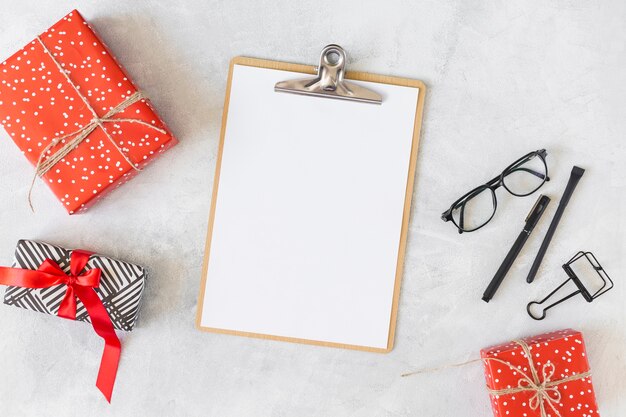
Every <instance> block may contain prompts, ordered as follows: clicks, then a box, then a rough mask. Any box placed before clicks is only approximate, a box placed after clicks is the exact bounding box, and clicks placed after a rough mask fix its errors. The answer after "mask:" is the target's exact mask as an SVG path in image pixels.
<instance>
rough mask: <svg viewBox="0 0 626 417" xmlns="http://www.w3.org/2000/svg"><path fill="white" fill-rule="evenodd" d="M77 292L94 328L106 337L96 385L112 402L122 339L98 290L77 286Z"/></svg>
mask: <svg viewBox="0 0 626 417" xmlns="http://www.w3.org/2000/svg"><path fill="white" fill-rule="evenodd" d="M75 293H76V295H77V296H78V298H79V299H80V300H81V301H82V302H83V304H84V305H85V308H86V309H87V313H89V317H90V319H91V324H92V325H93V329H94V330H95V331H96V333H97V334H98V336H100V337H101V338H103V339H104V351H103V352H102V360H101V361H100V369H99V370H98V379H97V380H96V386H97V387H98V389H99V390H100V392H102V394H103V395H104V397H105V398H106V399H107V401H108V402H109V403H110V402H111V396H112V394H113V386H114V385H115V377H116V376H117V367H118V365H119V361H120V355H121V352H122V345H121V343H120V339H118V337H117V335H116V334H115V329H114V328H113V323H111V318H110V317H109V314H108V313H107V311H106V309H105V308H104V305H103V304H102V301H101V300H100V298H98V295H97V294H96V292H95V291H94V290H93V289H92V288H88V287H78V286H77V287H76V288H75Z"/></svg>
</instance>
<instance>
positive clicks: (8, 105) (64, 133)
mask: <svg viewBox="0 0 626 417" xmlns="http://www.w3.org/2000/svg"><path fill="white" fill-rule="evenodd" d="M0 124H2V125H3V127H4V128H5V130H6V131H7V132H8V134H9V135H10V136H11V138H12V139H13V141H14V142H15V143H16V144H17V146H18V147H19V148H20V149H21V150H22V152H23V153H24V155H25V156H26V157H27V158H28V160H29V161H30V162H31V163H32V164H34V165H35V166H36V173H37V175H39V176H41V177H42V178H43V179H44V180H45V182H46V183H47V184H48V186H49V187H50V188H51V189H52V191H53V193H54V194H55V195H56V196H57V198H58V199H59V200H60V201H61V202H62V203H63V206H64V207H65V208H66V210H67V211H68V212H69V213H70V214H73V213H77V212H80V211H83V210H85V209H86V208H87V207H88V206H89V205H91V204H93V203H94V202H95V201H96V200H97V199H98V198H100V197H102V196H103V195H104V194H106V193H107V192H108V191H110V190H112V189H114V188H117V187H118V186H119V185H121V184H123V183H125V182H126V181H127V180H129V179H130V178H131V177H132V176H133V175H135V174H136V173H137V172H138V171H139V170H141V169H142V168H143V167H144V166H145V165H146V164H148V163H149V162H150V161H151V160H152V159H154V158H155V157H156V156H157V155H158V154H159V153H161V152H163V151H165V150H166V149H168V148H169V147H171V146H173V145H174V144H176V143H177V141H176V139H175V138H174V137H173V136H172V134H171V133H170V132H169V131H168V129H167V127H166V126H165V124H164V123H163V122H162V121H161V119H160V118H159V116H157V114H156V113H155V111H154V110H153V108H152V106H151V105H150V102H149V101H148V100H147V99H146V98H145V97H144V96H143V95H142V94H141V93H140V92H139V91H138V90H137V88H136V87H135V86H134V84H133V83H132V82H131V80H130V79H129V77H128V76H127V75H126V73H125V72H124V70H123V69H122V68H121V67H120V65H119V64H118V63H117V62H116V60H115V58H114V57H113V55H111V53H110V52H109V50H108V49H107V47H106V46H105V45H104V43H103V42H102V41H101V40H100V39H99V38H98V36H97V35H96V34H95V32H94V31H93V30H92V29H91V28H90V27H89V25H88V24H87V22H85V20H84V19H83V17H82V16H81V15H80V13H78V11H76V10H74V11H72V12H71V13H69V14H68V15H67V16H65V17H64V18H63V19H61V20H60V21H59V22H57V23H56V24H54V25H53V26H52V27H50V28H49V29H48V30H46V31H45V32H43V33H42V34H41V35H40V36H38V37H36V38H35V40H33V41H32V42H30V43H29V44H27V45H26V46H25V47H24V48H22V49H21V50H20V51H18V52H17V53H15V54H14V55H13V56H11V57H10V58H9V59H7V60H6V61H4V62H2V63H1V64H0Z"/></svg>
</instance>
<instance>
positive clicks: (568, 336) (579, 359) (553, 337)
mask: <svg viewBox="0 0 626 417" xmlns="http://www.w3.org/2000/svg"><path fill="white" fill-rule="evenodd" d="M522 340H523V341H524V342H526V344H527V345H528V347H529V351H530V353H531V355H532V359H533V363H534V366H535V369H536V370H537V374H538V376H539V379H540V382H544V377H545V374H544V372H543V371H544V367H545V371H546V372H548V373H549V371H550V369H551V368H552V366H553V367H554V374H553V375H552V376H551V377H550V378H549V380H550V381H552V382H555V383H557V382H558V381H559V380H561V379H564V378H567V377H573V376H575V375H577V374H586V373H587V372H589V370H590V369H589V363H588V361H587V354H586V351H585V343H584V340H583V335H582V333H580V332H578V331H576V330H572V329H566V330H560V331H557V332H552V333H546V334H542V335H539V336H534V337H529V338H525V339H522ZM480 353H481V358H482V359H483V362H484V365H485V378H486V381H487V388H489V389H490V390H503V389H510V388H515V387H518V386H519V384H520V379H522V373H524V374H526V375H528V376H530V377H531V378H532V373H531V370H530V369H529V368H530V364H529V361H528V358H527V357H526V356H525V353H524V351H523V349H522V347H521V346H520V345H519V344H518V343H516V342H508V343H504V344H501V345H497V346H493V347H489V348H486V349H483V350H482V351H481V352H480ZM494 358H495V359H498V360H500V361H504V362H507V363H509V364H511V365H513V366H514V367H515V368H516V371H514V370H513V369H511V368H510V367H509V366H507V365H506V364H504V363H502V362H500V361H497V360H492V359H494ZM522 384H523V385H525V384H526V382H522ZM554 388H556V389H557V390H558V392H559V394H560V398H559V401H555V402H553V405H554V407H555V408H556V410H557V411H558V413H559V414H557V413H556V412H555V411H554V410H553V408H552V407H551V406H550V405H549V404H547V401H544V408H545V416H546V417H558V416H559V415H560V417H598V416H599V413H598V406H597V404H596V399H595V394H594V390H593V385H592V382H591V377H590V376H587V377H584V378H581V379H576V380H572V381H567V382H564V383H560V384H557V385H555V386H554ZM534 394H535V392H533V391H523V392H517V393H514V394H504V395H493V394H491V395H490V396H491V405H492V409H493V415H494V416H496V417H506V416H510V417H541V416H542V414H541V409H540V407H536V409H534V410H533V409H532V408H531V404H532V401H531V399H532V397H533V395H534ZM549 394H550V395H552V397H556V396H557V395H558V394H556V392H555V391H551V392H550V393H549Z"/></svg>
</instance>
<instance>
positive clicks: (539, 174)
mask: <svg viewBox="0 0 626 417" xmlns="http://www.w3.org/2000/svg"><path fill="white" fill-rule="evenodd" d="M515 171H525V172H528V173H530V174H533V175H534V176H535V177H539V178H541V179H542V180H543V179H545V180H546V181H550V177H547V176H545V175H544V174H542V173H540V172H537V171H533V170H532V169H529V168H525V167H519V168H514V169H512V170H510V171H509V173H511V172H515Z"/></svg>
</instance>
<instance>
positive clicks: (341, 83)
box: [274, 44, 383, 104]
mask: <svg viewBox="0 0 626 417" xmlns="http://www.w3.org/2000/svg"><path fill="white" fill-rule="evenodd" d="M345 66H346V51H345V50H344V49H343V48H342V47H341V46H339V45H334V44H331V45H327V46H325V47H324V49H322V54H321V56H320V65H319V67H318V69H317V77H316V78H305V79H299V80H287V81H281V82H279V83H277V84H276V85H275V86H274V91H278V92H281V93H292V94H300V95H305V96H316V97H326V98H334V99H339V100H350V101H360V102H364V103H372V104H381V103H382V102H383V98H382V96H381V95H380V94H378V93H376V92H374V91H372V90H368V89H367V88H365V87H361V86H359V85H356V84H354V83H351V82H348V81H345V80H344V76H345Z"/></svg>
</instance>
